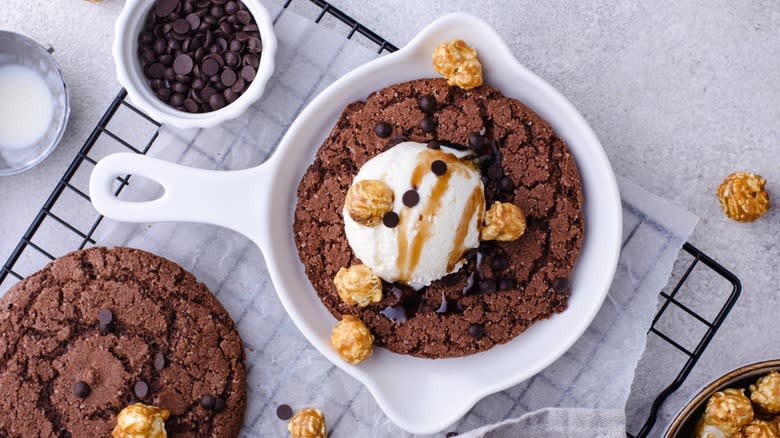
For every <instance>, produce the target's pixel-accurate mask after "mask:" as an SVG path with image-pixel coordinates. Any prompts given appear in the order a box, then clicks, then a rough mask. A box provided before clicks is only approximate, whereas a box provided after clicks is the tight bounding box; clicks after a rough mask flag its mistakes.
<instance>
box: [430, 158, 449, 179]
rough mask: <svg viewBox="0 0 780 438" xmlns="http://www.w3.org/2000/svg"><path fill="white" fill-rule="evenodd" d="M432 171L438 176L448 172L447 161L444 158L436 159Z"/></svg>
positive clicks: (432, 164)
mask: <svg viewBox="0 0 780 438" xmlns="http://www.w3.org/2000/svg"><path fill="white" fill-rule="evenodd" d="M431 172H433V174H434V175H436V176H442V175H444V174H445V173H447V163H445V162H444V161H442V160H435V161H434V162H433V163H431Z"/></svg>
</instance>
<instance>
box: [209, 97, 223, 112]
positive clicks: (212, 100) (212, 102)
mask: <svg viewBox="0 0 780 438" xmlns="http://www.w3.org/2000/svg"><path fill="white" fill-rule="evenodd" d="M225 104H226V102H225V97H224V96H222V95H221V94H218V93H214V94H212V95H211V97H209V106H210V107H211V109H213V110H215V111H216V110H218V109H220V108H222V107H224V106H225Z"/></svg>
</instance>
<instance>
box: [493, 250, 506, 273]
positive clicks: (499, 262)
mask: <svg viewBox="0 0 780 438" xmlns="http://www.w3.org/2000/svg"><path fill="white" fill-rule="evenodd" d="M490 266H492V267H493V270H494V271H503V270H504V269H506V268H507V267H508V266H509V259H507V258H506V257H505V256H504V255H502V254H496V255H495V256H494V257H493V261H492V262H491V263H490Z"/></svg>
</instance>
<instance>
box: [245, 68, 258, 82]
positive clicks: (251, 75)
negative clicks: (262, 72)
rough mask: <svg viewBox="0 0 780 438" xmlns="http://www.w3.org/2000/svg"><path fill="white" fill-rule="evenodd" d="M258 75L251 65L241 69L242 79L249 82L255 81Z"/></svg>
mask: <svg viewBox="0 0 780 438" xmlns="http://www.w3.org/2000/svg"><path fill="white" fill-rule="evenodd" d="M256 74H257V72H256V71H255V68H254V67H252V66H251V65H245V66H244V68H242V69H241V77H242V78H244V80H245V81H247V82H251V81H253V80H254V79H255V75H256Z"/></svg>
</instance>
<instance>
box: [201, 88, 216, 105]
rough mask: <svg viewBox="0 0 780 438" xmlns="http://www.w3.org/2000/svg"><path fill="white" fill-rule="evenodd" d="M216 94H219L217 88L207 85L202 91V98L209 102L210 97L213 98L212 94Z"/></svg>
mask: <svg viewBox="0 0 780 438" xmlns="http://www.w3.org/2000/svg"><path fill="white" fill-rule="evenodd" d="M215 94H217V90H215V89H214V88H212V87H205V88H204V89H203V90H202V91H201V92H200V98H201V99H202V100H203V101H205V102H208V100H209V99H211V96H213V95H215Z"/></svg>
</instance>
